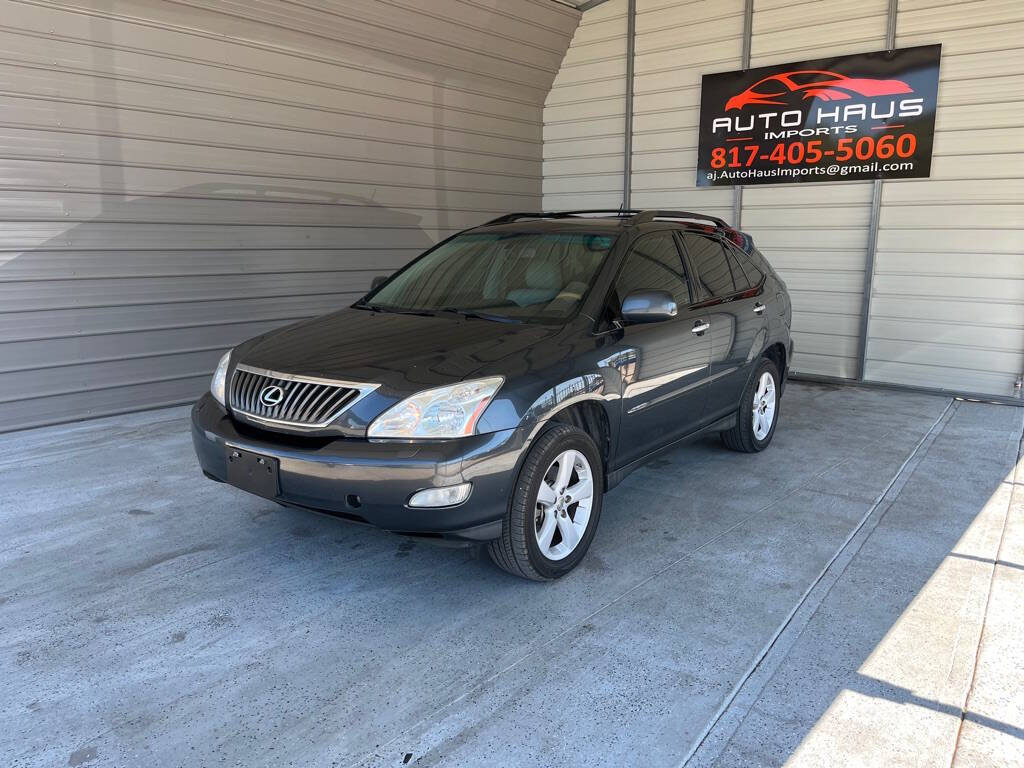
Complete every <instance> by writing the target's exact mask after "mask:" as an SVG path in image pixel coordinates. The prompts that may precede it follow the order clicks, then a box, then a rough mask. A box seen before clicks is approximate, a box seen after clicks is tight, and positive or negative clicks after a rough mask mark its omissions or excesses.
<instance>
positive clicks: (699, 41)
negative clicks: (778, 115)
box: [544, 0, 1024, 395]
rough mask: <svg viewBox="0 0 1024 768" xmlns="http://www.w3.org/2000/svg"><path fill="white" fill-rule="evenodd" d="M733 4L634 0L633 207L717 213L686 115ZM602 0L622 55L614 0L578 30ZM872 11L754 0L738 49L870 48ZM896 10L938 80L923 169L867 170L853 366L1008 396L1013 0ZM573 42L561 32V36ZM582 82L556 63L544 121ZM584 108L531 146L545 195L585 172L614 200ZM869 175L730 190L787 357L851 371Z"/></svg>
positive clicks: (1018, 127)
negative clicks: (773, 293)
mask: <svg viewBox="0 0 1024 768" xmlns="http://www.w3.org/2000/svg"><path fill="white" fill-rule="evenodd" d="M744 5H745V3H744V0H696V1H694V0H638V1H637V14H636V30H637V35H636V57H635V59H634V63H635V77H634V93H635V103H634V120H633V129H634V139H633V148H634V152H633V157H632V164H633V174H632V202H633V206H634V207H641V208H652V207H665V208H671V207H679V208H687V209H697V210H701V211H704V212H707V213H712V214H715V215H719V216H723V217H724V218H726V219H730V220H731V219H732V218H733V209H732V205H733V199H734V197H733V195H734V193H733V191H732V190H730V189H722V188H704V189H697V188H695V185H694V174H695V165H696V145H697V137H696V125H697V112H698V99H699V91H700V75H701V74H703V73H708V72H719V71H725V70H729V69H735V68H739V66H740V62H741V50H742V29H743V26H742V19H743V8H744ZM608 6H614V7H615V8H616V14H615V17H616V19H617V20H618V21H617V23H618V24H619V25H620V26H619V27H618V29H620V30H621V33H620V35H619V36H618V37H616V38H615V50H616V51H620V53H619V54H618V55H619V57H620V58H621V57H622V56H623V54H624V52H625V50H626V41H625V39H624V37H623V36H624V32H625V28H626V21H625V8H626V3H625V1H624V0H613V1H612V2H609V3H608V4H607V5H605V6H601V7H600V8H599V9H595V10H592V11H587V12H586V13H584V14H583V19H582V21H581V23H580V28H579V32H578V33H577V37H578V38H579V37H580V36H581V35H583V34H584V30H587V29H589V28H591V26H592V25H593V24H594V23H595V22H594V19H595V18H596V17H595V16H594V14H596V13H597V12H598V10H601V9H606V10H604V11H603V12H604V13H605V14H607V13H610V10H608ZM887 10H888V2H887V0H861V1H860V2H856V3H854V2H850V1H849V0H805V1H802V2H801V1H799V0H797V1H796V2H794V0H755V1H754V3H753V17H752V27H751V33H752V34H751V40H750V45H751V66H761V65H765V64H771V63H774V62H779V63H781V62H786V61H794V60H800V59H806V58H814V57H817V56H823V55H830V54H845V53H856V52H860V51H871V50H879V49H882V48H884V47H885V41H886V29H887V16H888V15H887ZM896 21H897V24H896V29H897V33H898V37H897V45H899V46H910V45H922V44H926V43H936V42H938V43H942V44H943V52H942V54H943V55H942V64H941V71H942V82H941V84H940V92H939V111H938V118H937V126H936V127H937V136H936V145H935V159H934V162H933V165H932V177H931V178H930V179H924V180H907V181H886V182H883V184H882V207H881V218H880V227H879V232H878V240H877V255H876V270H875V274H874V278H873V293H872V302H871V316H870V324H869V337H868V338H869V341H868V345H867V359H866V368H865V371H864V375H865V378H866V379H868V380H873V381H879V382H886V383H897V384H908V385H911V386H923V387H928V388H945V389H951V390H954V391H965V392H975V393H985V394H997V395H1013V394H1014V392H1015V390H1014V384H1015V382H1016V380H1017V376H1018V375H1020V373H1021V371H1022V370H1024V203H1022V200H1024V194H1022V193H1024V178H1022V177H1024V130H1022V126H1024V101H1021V100H1020V94H1021V92H1022V88H1024V44H1022V43H1021V42H1020V41H1021V39H1022V38H1021V33H1022V32H1024V3H1021V2H1019V0H984V1H982V0H964V1H963V2H954V1H953V0H946V1H945V2H943V0H900V3H899V5H898V14H897V19H896ZM576 45H577V43H576V41H575V40H574V42H573V45H572V47H571V48H570V51H571V50H573V49H574V48H575V47H576ZM567 61H568V59H567ZM616 62H617V68H616V70H615V71H614V72H611V71H610V72H609V73H608V77H610V78H614V81H610V80H606V81H603V83H602V88H603V89H604V91H605V92H606V93H615V94H624V93H625V91H626V84H625V63H624V61H623V62H621V63H619V60H618V59H616ZM616 73H618V74H617V75H616ZM559 85H561V87H559ZM556 93H557V97H556ZM583 93H584V91H583V90H582V89H581V88H579V87H578V86H577V85H576V83H575V80H574V79H572V78H566V71H565V68H563V71H562V72H560V73H559V75H558V77H557V78H556V88H555V89H553V90H552V97H551V99H549V104H548V108H547V109H546V110H545V125H546V127H545V130H546V135H547V132H549V131H550V130H551V126H550V125H548V123H550V119H551V115H552V108H553V100H554V99H556V98H557V101H558V103H559V104H571V103H573V102H574V101H576V100H577V99H579V98H580V97H581V95H582V94H583ZM621 103H624V99H622V100H621V101H620V104H621ZM619 115H621V111H620V113H619V114H618V115H612V116H611V117H610V119H609V120H608V121H607V122H606V123H604V124H602V131H603V134H602V141H603V142H604V146H605V147H606V148H607V149H606V152H607V153H610V152H613V151H614V148H615V147H620V148H621V147H622V146H623V143H622V126H623V125H624V122H623V121H624V116H623V117H621V118H620V117H619ZM560 117H561V118H562V119H564V114H563V115H561V116H560ZM616 121H618V122H617V124H618V125H619V130H618V132H617V133H616V132H614V131H613V130H612V129H613V128H614V126H615V125H616ZM582 125H584V123H582V122H581V123H571V122H570V123H563V128H562V129H561V130H560V133H559V136H558V142H557V149H556V150H555V151H557V152H558V153H559V154H558V161H557V162H558V165H557V166H555V165H553V162H554V161H553V160H552V159H551V158H552V150H551V149H549V148H548V147H547V145H546V146H545V166H544V172H545V179H544V204H545V207H546V208H548V209H553V208H568V207H585V206H587V205H589V204H590V203H591V202H592V199H591V198H590V197H588V193H590V192H591V191H593V189H594V188H593V187H590V186H588V184H590V183H591V182H593V183H594V184H597V183H598V182H599V184H600V193H599V195H598V196H596V197H595V199H600V202H601V204H602V205H611V206H618V205H619V204H620V203H621V201H622V187H621V184H619V186H618V187H615V186H614V184H615V182H616V179H617V178H619V179H621V168H622V163H621V158H620V157H615V156H612V155H610V154H602V155H601V157H600V159H599V160H598V159H597V158H596V157H595V156H594V155H592V154H591V153H590V152H589V150H588V148H587V146H586V144H585V143H584V142H583V141H582V140H581V135H580V134H579V133H574V132H573V131H574V130H581V128H577V126H582ZM609 131H611V132H610V133H609ZM564 167H571V168H572V169H573V174H574V177H573V178H574V179H575V180H576V181H575V182H574V183H573V184H572V185H571V186H566V185H565V181H564V179H562V178H561V177H560V176H558V174H557V171H558V170H559V169H561V168H564ZM597 170H600V171H601V173H600V175H595V173H594V172H595V171H597ZM616 170H617V171H618V174H619V175H618V177H617V176H616ZM872 186H873V185H872V183H871V182H847V183H834V184H800V185H774V186H755V187H746V188H744V190H743V196H742V210H741V219H742V226H743V228H744V229H746V230H748V231H750V232H751V233H752V234H753V236H754V238H755V240H756V242H757V243H758V245H759V247H761V249H762V250H763V251H764V252H765V254H766V255H767V256H768V257H769V259H770V260H771V261H772V263H773V264H774V265H775V266H776V267H777V268H778V269H779V272H780V273H781V274H782V275H783V277H784V278H785V279H786V281H787V283H788V284H789V287H790V290H791V292H792V295H793V302H794V314H793V335H794V339H795V341H796V344H797V354H796V356H795V358H794V360H793V365H794V368H795V370H796V371H798V372H800V373H807V374H817V375H825V376H834V377H841V378H856V377H857V376H858V375H859V374H860V371H859V363H860V324H861V319H862V311H863V309H864V296H863V286H864V276H865V265H866V262H867V258H868V238H869V235H870V214H871V196H872ZM576 193H579V194H576Z"/></svg>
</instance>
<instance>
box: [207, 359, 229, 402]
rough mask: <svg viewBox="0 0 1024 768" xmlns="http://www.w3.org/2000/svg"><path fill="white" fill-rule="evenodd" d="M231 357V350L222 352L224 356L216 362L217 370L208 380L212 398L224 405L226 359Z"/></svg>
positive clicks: (226, 379)
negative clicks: (211, 378) (211, 379)
mask: <svg viewBox="0 0 1024 768" xmlns="http://www.w3.org/2000/svg"><path fill="white" fill-rule="evenodd" d="M230 359H231V350H228V351H227V352H225V353H224V357H222V358H221V359H220V362H219V363H217V370H215V371H214V372H213V381H211V382H210V392H211V393H212V394H213V397H214V399H215V400H216V401H217V402H218V403H220V404H221V405H226V403H225V400H227V397H226V396H225V394H224V393H225V391H226V389H227V381H228V361H229V360H230Z"/></svg>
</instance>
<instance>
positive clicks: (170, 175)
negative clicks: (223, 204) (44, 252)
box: [0, 157, 536, 225]
mask: <svg viewBox="0 0 1024 768" xmlns="http://www.w3.org/2000/svg"><path fill="white" fill-rule="evenodd" d="M0 179H2V180H3V182H4V184H3V185H0V188H9V189H25V190H50V191H53V192H57V193H63V192H65V191H67V192H82V193H97V194H118V193H120V194H124V195H127V196H131V197H134V196H146V197H172V198H178V197H188V198H198V199H211V200H222V199H224V198H229V197H242V198H245V199H253V198H254V199H255V200H254V202H261V201H267V202H271V201H275V200H287V199H300V200H323V199H327V200H329V201H331V202H336V203H338V204H344V205H363V206H367V207H373V208H374V210H375V216H391V217H393V219H392V220H393V221H395V222H396V223H398V224H401V225H407V224H408V223H409V222H410V218H409V217H410V215H415V212H416V211H419V210H425V209H433V210H444V209H445V208H447V207H448V206H451V207H452V209H460V210H473V209H475V208H477V207H481V208H484V207H486V208H487V209H496V210H508V209H512V208H522V207H523V206H524V205H529V204H530V202H531V201H534V200H536V195H535V194H533V193H532V192H531V193H529V194H513V193H510V192H507V191H496V192H492V193H483V192H480V191H478V190H458V189H451V188H448V189H444V188H438V187H436V186H429V187H413V186H409V185H407V184H403V183H402V181H401V179H394V180H385V179H383V178H382V179H381V180H379V181H377V182H375V183H374V182H370V183H355V182H343V181H338V180H326V181H325V180H322V179H301V180H292V179H282V178H279V177H274V176H261V175H251V174H240V173H214V172H209V171H182V170H176V169H167V168H147V167H142V168H139V167H133V166H96V165H91V164H88V163H75V162H68V161H66V160H61V159H59V158H58V159H57V160H54V161H48V162H41V161H38V160H32V161H28V160H18V159H13V160H12V159H4V158H2V157H0ZM253 212H254V213H255V212H256V211H255V209H253Z"/></svg>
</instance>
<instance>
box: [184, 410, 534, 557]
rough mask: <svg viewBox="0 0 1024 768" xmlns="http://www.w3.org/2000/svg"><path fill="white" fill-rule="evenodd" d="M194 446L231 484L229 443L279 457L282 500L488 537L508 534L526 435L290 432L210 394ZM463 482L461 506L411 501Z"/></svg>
mask: <svg viewBox="0 0 1024 768" xmlns="http://www.w3.org/2000/svg"><path fill="white" fill-rule="evenodd" d="M192 443H193V445H194V446H195V450H196V455H197V456H198V458H199V464H200V466H201V467H202V469H203V472H204V473H205V474H206V475H207V476H208V477H211V478H212V479H214V480H218V481H220V482H226V481H227V474H228V473H227V456H228V452H229V450H230V449H233V448H240V449H242V450H245V451H251V452H254V453H259V454H263V455H266V456H272V457H274V458H276V459H277V460H278V462H279V465H280V466H279V473H278V477H279V486H280V491H279V493H278V494H277V495H276V496H274V497H273V498H274V500H275V501H278V502H280V503H282V504H287V505H289V506H296V507H304V508H307V509H313V510H316V511H319V512H327V513H329V514H336V515H340V516H343V517H346V518H350V519H355V520H358V521H361V522H366V523H369V524H371V525H374V526H377V527H378V528H384V529H386V530H389V531H396V532H400V533H413V534H427V535H441V536H444V537H451V538H461V539H470V540H481V541H483V540H488V539H493V538H496V537H497V536H499V535H500V534H501V521H502V520H503V518H504V516H505V511H506V509H507V507H508V500H509V497H510V495H511V493H512V490H513V485H514V483H515V478H516V475H517V473H518V470H519V459H520V457H521V456H522V455H523V454H524V452H525V449H526V448H527V447H528V436H527V433H526V431H525V430H522V429H509V430H504V431H501V432H492V433H490V434H486V435H473V436H470V437H464V438H458V439H455V440H439V441H435V442H419V443H410V442H400V441H394V440H373V441H371V440H362V439H351V438H338V439H335V438H326V439H318V438H311V437H301V438H291V437H289V436H286V435H281V434H276V433H272V432H262V431H259V430H255V429H253V428H251V427H245V426H242V425H239V424H238V423H236V422H235V421H234V420H232V419H231V417H230V416H229V415H228V414H227V411H226V410H225V409H224V408H223V406H221V405H220V403H218V402H217V401H216V400H214V398H213V397H212V395H210V394H206V395H204V396H203V397H202V398H200V400H199V402H197V403H196V404H195V406H194V407H193V408H192ZM463 482H471V483H472V484H473V490H472V493H471V494H470V496H469V499H468V500H467V501H465V502H463V503H462V504H460V505H458V506H455V507H441V508H411V507H409V506H407V502H408V500H409V497H410V496H412V494H413V493H415V492H416V491H419V490H423V489H424V488H437V487H442V486H448V485H456V484H458V483H463Z"/></svg>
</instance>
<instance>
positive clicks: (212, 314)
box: [0, 0, 579, 430]
mask: <svg viewBox="0 0 1024 768" xmlns="http://www.w3.org/2000/svg"><path fill="white" fill-rule="evenodd" d="M491 5H497V4H492V3H488V2H483V1H482V0H438V1H437V2H434V3H429V4H421V3H414V2H412V1H411V0H380V1H379V2H378V1H377V0H374V1H373V2H370V0H352V2H350V3H344V4H338V3H334V2H327V0H310V1H309V2H305V3H302V4H299V5H287V6H286V5H285V4H283V3H280V2H278V0H252V1H251V2H250V1H249V0H247V1H246V2H236V1H235V0H224V1H223V2H212V0H196V1H195V2H189V3H162V2H157V1H156V0H123V2H119V3H116V4H110V3H107V2H105V1H104V0H76V2H75V3H73V4H70V3H63V2H59V3H58V2H49V1H48V0H39V2H17V1H12V2H9V3H7V4H6V5H5V13H4V15H3V17H2V18H0V91H2V92H3V93H4V96H5V100H4V101H5V103H4V110H3V111H2V113H0V430H3V429H13V428H17V427H22V426H30V425H35V424H42V423H51V422H54V421H61V420H66V419H72V418H81V417H85V416H92V415H98V414H100V413H112V412H120V411H125V410H131V409H134V408H140V407H147V406H153V405H160V404H167V403H171V402H181V401H184V400H187V399H191V398H192V397H194V396H196V395H197V394H198V393H199V392H200V391H201V390H202V388H203V387H204V386H205V384H206V381H207V380H208V376H209V369H210V368H211V367H212V364H213V362H214V361H215V360H216V358H217V356H218V355H219V354H220V352H221V350H222V349H224V348H227V347H229V346H231V345H233V344H235V343H237V342H238V341H240V340H242V339H244V338H246V337H248V336H250V335H252V334H253V333H258V332H261V331H263V330H266V329H269V328H272V327H274V326H276V325H280V324H282V323H285V322H290V321H294V320H298V319H302V318H306V317H309V316H312V315H315V314H319V313H322V312H325V311H329V310H331V309H336V308H338V307H341V306H345V305H346V304H348V303H350V302H351V301H352V299H353V298H354V297H356V296H358V295H359V294H360V293H361V292H362V291H363V290H365V288H366V287H367V286H368V284H369V281H370V279H371V278H372V277H373V276H374V275H376V274H380V273H386V272H390V271H393V270H394V269H395V268H397V267H399V266H400V265H401V264H403V263H405V262H406V261H407V260H408V259H409V258H410V257H412V256H414V255H415V254H416V253H418V252H420V251H421V250H422V249H424V248H425V247H428V246H429V245H430V244H431V243H433V242H434V241H436V240H437V239H438V238H441V237H444V236H447V235H448V234H450V233H451V232H453V231H456V230H458V229H461V228H464V227H467V226H472V225H474V224H477V223H479V222H481V221H483V220H486V219H487V218H491V217H493V216H494V215H496V214H498V213H500V212H504V211H508V210H510V209H519V210H521V209H524V208H526V209H529V208H535V207H539V205H540V200H541V178H542V173H543V167H542V160H543V158H542V141H543V135H542V127H543V102H544V99H545V97H546V96H547V94H548V91H549V89H550V85H551V82H552V80H553V78H554V76H555V74H556V71H557V70H558V67H559V64H560V62H561V60H562V58H563V55H564V53H565V50H566V48H567V46H568V43H569V40H570V38H571V36H572V33H573V31H574V29H575V27H576V24H577V21H578V18H579V13H578V12H575V11H572V10H571V9H568V8H565V7H563V6H559V5H557V4H556V3H552V2H549V1H548V0H518V1H517V3H516V4H514V5H509V4H500V7H490V6H491Z"/></svg>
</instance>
